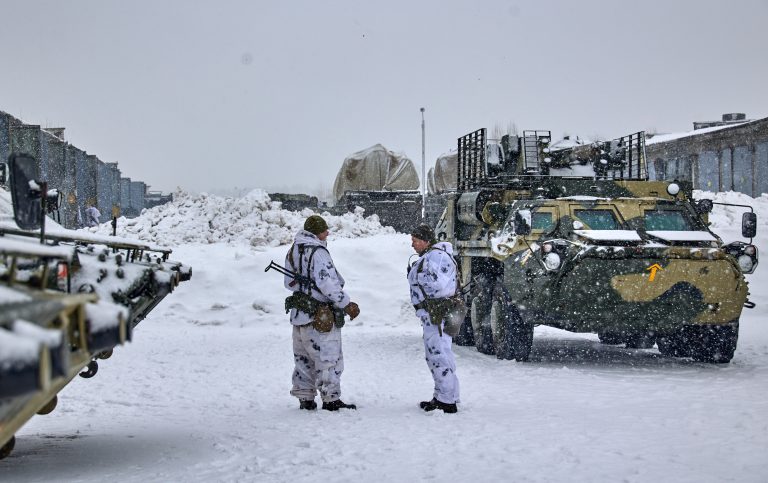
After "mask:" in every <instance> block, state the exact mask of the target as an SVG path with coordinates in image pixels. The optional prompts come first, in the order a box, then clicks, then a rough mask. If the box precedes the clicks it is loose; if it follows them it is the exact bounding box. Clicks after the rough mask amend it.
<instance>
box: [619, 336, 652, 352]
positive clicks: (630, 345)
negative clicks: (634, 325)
mask: <svg viewBox="0 0 768 483" xmlns="http://www.w3.org/2000/svg"><path fill="white" fill-rule="evenodd" d="M624 342H625V343H626V345H627V349H650V348H652V347H653V345H654V344H655V343H656V334H654V333H652V332H640V333H639V334H627V336H626V337H625V339H624Z"/></svg>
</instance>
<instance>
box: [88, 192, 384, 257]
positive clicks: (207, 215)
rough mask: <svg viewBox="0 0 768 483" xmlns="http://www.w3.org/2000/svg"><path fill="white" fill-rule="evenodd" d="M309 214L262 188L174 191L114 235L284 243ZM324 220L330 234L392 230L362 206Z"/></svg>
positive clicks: (108, 228)
mask: <svg viewBox="0 0 768 483" xmlns="http://www.w3.org/2000/svg"><path fill="white" fill-rule="evenodd" d="M312 213H313V211H312V210H310V209H304V210H302V211H300V212H296V211H288V210H284V209H282V208H281V203H279V202H276V201H271V200H270V199H269V196H268V195H267V193H266V192H265V191H264V190H260V189H256V190H253V191H251V192H250V193H248V194H246V195H245V196H243V197H241V198H229V197H221V196H215V195H209V194H206V193H202V194H199V195H195V194H190V193H187V192H185V191H182V190H178V191H176V193H174V196H173V201H172V202H170V203H167V204H165V205H160V206H155V207H154V208H150V209H147V210H144V211H143V212H142V214H141V216H139V217H137V218H132V219H128V218H124V217H121V218H119V219H118V220H117V234H118V236H125V237H128V238H138V239H140V240H144V241H148V242H153V243H158V244H162V245H165V246H170V245H179V244H182V243H219V242H226V243H230V242H236V243H247V244H250V245H251V246H253V247H267V246H278V245H285V244H289V243H291V242H292V241H293V237H294V235H295V234H296V232H297V231H298V230H299V229H301V228H302V227H303V226H304V220H305V219H306V218H307V216H309V215H311V214H312ZM321 215H322V216H323V218H325V220H326V221H327V222H328V227H329V229H330V231H331V237H332V238H359V237H366V236H371V235H375V234H380V233H394V230H393V229H392V228H391V227H383V226H381V223H379V218H378V216H377V215H371V216H369V217H364V216H363V209H362V208H358V209H357V210H355V212H354V213H346V214H344V215H341V216H335V215H330V214H329V213H327V212H324V213H321ZM88 230H89V231H91V232H94V233H100V234H105V235H109V234H111V233H112V225H111V224H110V223H105V224H103V225H101V226H98V227H94V228H91V229H88Z"/></svg>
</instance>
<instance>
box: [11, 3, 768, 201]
mask: <svg viewBox="0 0 768 483" xmlns="http://www.w3.org/2000/svg"><path fill="white" fill-rule="evenodd" d="M0 45H2V53H0V58H1V59H2V64H3V72H2V75H0V110H4V111H6V112H8V113H10V114H12V115H14V116H17V117H20V118H21V119H22V120H23V121H25V122H27V123H30V124H40V125H42V126H43V127H61V126H63V127H65V128H66V133H65V137H66V138H67V140H68V141H69V142H71V143H72V144H74V145H76V146H77V147H79V148H81V149H84V150H86V151H87V152H88V153H91V154H96V155H98V156H99V158H100V159H101V160H102V161H105V162H118V163H119V167H120V169H121V171H122V175H123V176H128V177H131V178H133V179H140V180H143V181H145V182H147V183H148V184H149V185H151V188H150V189H153V190H164V191H170V190H173V189H175V188H176V187H177V186H181V187H182V188H184V189H188V190H192V191H217V190H222V189H232V188H234V187H239V188H244V187H266V188H269V189H275V188H287V187H291V186H293V187H295V188H297V189H304V190H316V189H317V188H319V187H321V186H325V187H327V188H330V187H331V186H332V184H333V181H334V179H335V177H336V173H337V171H338V169H339V167H340V166H341V163H342V161H343V160H344V158H345V157H346V156H348V155H349V154H351V153H353V152H355V151H359V150H361V149H364V148H367V147H369V146H371V145H373V144H375V143H381V144H383V145H384V146H386V147H387V148H389V149H391V150H393V151H398V152H403V153H405V154H406V155H407V156H408V157H409V158H411V159H412V160H413V161H414V163H415V164H416V168H417V170H418V171H419V174H421V114H420V112H419V108H420V107H424V108H425V109H426V113H425V117H426V160H427V163H426V164H427V169H429V167H431V166H432V165H434V161H435V159H436V158H437V157H438V156H439V155H440V154H442V153H445V152H448V151H450V150H451V149H455V146H456V138H458V137H459V136H461V135H463V134H465V133H467V132H469V131H473V130H475V129H478V128H481V127H488V128H493V126H502V127H504V126H507V125H509V124H510V123H514V124H515V125H516V126H517V128H518V129H520V130H522V129H550V130H552V131H553V135H554V136H555V138H556V139H558V138H560V137H561V136H562V135H563V134H565V133H568V134H579V135H582V136H586V137H594V136H596V135H599V136H602V137H604V138H611V137H618V136H621V135H623V134H627V133H629V132H635V131H639V130H653V131H657V132H680V131H687V130H690V129H692V122H693V121H704V120H713V119H719V118H720V116H721V115H722V114H723V113H726V112H744V113H746V114H747V117H748V118H751V119H757V118H762V117H766V116H768V88H766V81H767V80H768V61H767V60H766V58H767V57H768V54H767V53H766V48H767V47H768V0H744V1H739V0H733V1H727V2H726V1H713V0H690V1H673V0H660V1H656V0H652V1H644V2H625V1H621V2H616V1H609V0H605V1H597V0H595V1H576V0H552V1H503V0H489V1H480V0H473V1H462V2H459V1H448V0H444V1H417V0H407V1H401V0H387V1H385V2H366V1H359V0H357V1H320V0H315V1H304V0H292V1H274V2H266V1H261V2H257V1H247V0H242V1H235V0H231V1H226V0H218V1H215V2H214V1H209V2H202V1H191V0H173V1H168V0H164V1H154V0H153V1H145V0H141V1H139V0H131V1H125V0H91V1H80V0H71V1H60V0H50V1H39V0H0Z"/></svg>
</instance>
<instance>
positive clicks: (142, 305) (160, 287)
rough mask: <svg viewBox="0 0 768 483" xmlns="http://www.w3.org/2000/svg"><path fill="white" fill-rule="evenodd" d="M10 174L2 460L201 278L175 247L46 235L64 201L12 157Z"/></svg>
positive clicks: (1, 351)
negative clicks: (29, 427)
mask: <svg viewBox="0 0 768 483" xmlns="http://www.w3.org/2000/svg"><path fill="white" fill-rule="evenodd" d="M3 166H4V165H3ZM7 166H8V167H7V168H6V169H0V175H2V174H5V173H9V174H10V183H8V185H9V188H10V190H11V195H12V196H11V197H12V206H13V210H12V211H13V221H11V220H10V219H5V218H6V216H5V215H7V213H3V212H4V211H7V210H6V209H5V208H4V207H3V209H2V210H0V459H3V458H5V457H6V456H8V455H9V454H10V453H11V451H12V450H13V447H14V443H15V436H14V435H15V433H16V432H17V431H18V429H19V428H21V427H22V426H23V425H24V424H25V423H26V421H28V420H29V419H30V418H31V417H33V416H34V415H35V414H47V413H49V412H51V411H52V410H53V409H54V408H55V407H56V404H57V400H58V393H59V391H61V389H63V388H64V386H65V385H66V384H68V383H69V382H70V381H71V380H72V379H73V378H74V377H75V376H77V375H78V374H79V375H80V376H82V377H85V378H90V377H93V376H94V375H95V374H96V372H97V370H98V362H97V359H107V358H109V357H110V356H111V355H112V351H113V348H114V347H116V346H118V345H120V344H124V343H125V342H127V341H129V340H130V339H131V336H132V332H133V329H134V328H135V326H136V325H137V324H138V323H139V322H140V321H141V320H142V319H144V318H145V317H146V315H147V314H148V313H149V312H150V311H151V310H152V309H153V308H154V307H155V306H156V305H157V304H158V303H159V302H160V301H161V300H163V299H164V297H166V296H167V295H168V294H169V293H171V292H172V291H173V289H174V288H175V287H176V286H177V285H178V284H179V282H181V281H185V280H189V279H190V277H191V276H192V270H191V268H190V267H188V266H184V265H183V264H181V263H179V262H174V261H171V260H169V256H170V253H171V250H170V249H168V248H163V247H157V246H153V245H149V244H146V243H144V242H141V241H138V240H130V239H125V238H119V237H115V236H111V237H110V236H101V235H95V234H92V233H88V232H77V231H72V230H66V229H63V228H61V227H58V226H55V225H54V226H53V227H50V226H49V227H48V229H46V222H45V221H46V213H47V211H48V210H47V209H46V208H47V207H50V204H49V203H48V201H49V199H51V200H53V201H55V198H56V196H55V193H53V196H50V195H51V193H49V192H48V191H47V189H46V186H45V183H44V182H43V181H39V180H38V172H37V169H36V162H35V160H34V159H33V158H31V157H29V156H26V155H12V156H11V157H10V160H9V164H8V165H7ZM3 178H4V177H3V176H0V184H5V180H4V179H3ZM44 193H48V194H49V196H43V194H44ZM3 194H4V193H3ZM0 201H4V200H0Z"/></svg>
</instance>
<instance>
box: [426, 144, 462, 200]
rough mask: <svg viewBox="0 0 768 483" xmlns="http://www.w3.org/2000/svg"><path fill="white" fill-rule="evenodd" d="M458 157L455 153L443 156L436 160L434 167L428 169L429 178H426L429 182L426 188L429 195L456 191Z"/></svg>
mask: <svg viewBox="0 0 768 483" xmlns="http://www.w3.org/2000/svg"><path fill="white" fill-rule="evenodd" d="M458 156H459V155H458V154H457V153H452V154H443V155H442V156H440V157H439V158H437V161H435V167H434V168H430V170H429V176H427V178H428V181H429V183H428V184H427V188H428V189H429V193H430V194H435V193H442V192H444V191H453V190H455V189H456V183H457V179H456V176H457V173H456V170H457V169H458V159H459V158H458Z"/></svg>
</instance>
